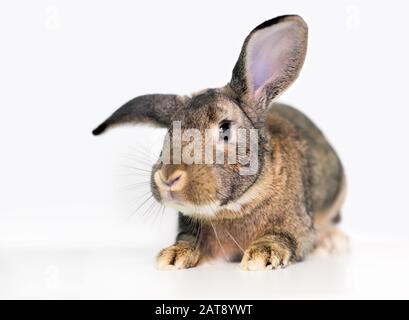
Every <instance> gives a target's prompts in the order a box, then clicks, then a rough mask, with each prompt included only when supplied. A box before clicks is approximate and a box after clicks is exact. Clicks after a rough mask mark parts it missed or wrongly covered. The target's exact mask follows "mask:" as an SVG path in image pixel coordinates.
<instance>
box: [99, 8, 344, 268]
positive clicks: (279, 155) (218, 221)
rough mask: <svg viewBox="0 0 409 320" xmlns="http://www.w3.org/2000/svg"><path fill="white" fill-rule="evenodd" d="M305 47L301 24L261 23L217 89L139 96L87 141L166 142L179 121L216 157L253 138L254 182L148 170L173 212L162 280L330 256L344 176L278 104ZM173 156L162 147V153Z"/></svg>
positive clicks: (215, 169)
mask: <svg viewBox="0 0 409 320" xmlns="http://www.w3.org/2000/svg"><path fill="white" fill-rule="evenodd" d="M307 38H308V27H307V25H306V23H305V21H304V20H303V19H302V18H301V17H300V16H297V15H285V16H279V17H276V18H274V19H271V20H268V21H265V22H263V23H262V24H260V25H258V26H257V27H256V28H255V29H253V30H252V31H251V32H250V34H249V35H248V36H247V38H246V39H245V41H244V44H243V46H242V49H241V52H240V55H239V58H238V61H237V62H236V64H235V66H234V68H233V72H232V76H231V80H230V82H229V83H228V84H227V85H225V86H224V87H221V88H215V89H206V90H203V91H200V92H197V93H194V94H192V95H190V96H178V95H174V94H150V95H142V96H138V97H136V98H134V99H133V100H130V101H129V102H127V103H126V104H125V105H123V106H122V107H120V108H119V109H118V110H117V111H115V112H114V113H113V114H112V115H111V116H110V117H109V118H108V119H107V120H105V121H104V122H103V123H102V124H101V125H99V126H98V127H97V128H96V129H95V130H94V131H93V134H94V135H99V134H101V133H103V132H105V131H106V130H107V129H109V128H111V127H113V126H117V125H123V124H153V125H156V126H158V127H162V128H167V129H168V135H169V136H170V137H172V136H173V135H174V131H175V129H174V127H173V126H172V124H174V123H175V121H178V122H179V123H180V127H181V129H182V130H186V129H190V128H195V129H197V130H199V132H200V134H202V135H203V134H204V130H205V129H212V130H216V132H218V134H219V136H217V135H216V136H215V137H213V138H214V139H215V144H216V147H217V146H218V147H219V149H218V150H219V151H220V150H222V152H226V150H227V149H226V146H228V145H229V139H232V138H231V137H233V136H234V133H237V131H238V130H239V128H242V129H243V128H244V129H245V130H251V129H254V130H258V131H257V132H258V134H259V136H258V140H257V147H258V149H257V154H256V157H255V158H256V160H258V167H257V170H256V171H255V172H254V173H253V174H239V173H238V172H239V171H238V170H239V169H242V166H241V164H237V163H235V164H229V163H223V164H210V165H209V164H203V163H201V164H200V163H193V164H189V163H183V162H181V163H177V162H170V163H165V162H164V161H162V160H161V159H159V160H158V161H157V162H156V163H155V164H154V165H153V167H152V172H151V191H152V194H153V196H154V198H155V199H156V200H157V201H159V202H160V203H162V204H164V205H165V206H169V207H173V208H175V209H177V210H178V234H177V236H176V241H175V243H174V244H173V245H171V246H169V247H168V248H165V249H163V250H162V251H160V252H159V254H158V255H157V258H156V263H157V267H158V268H159V269H160V270H170V269H186V268H191V267H195V266H197V265H198V264H200V263H202V262H204V261H210V260H212V259H216V258H225V259H227V260H228V261H236V262H239V261H241V262H240V266H241V268H242V269H244V270H269V269H277V268H283V267H286V266H288V265H290V264H292V263H296V262H300V261H303V260H304V259H305V258H306V257H307V256H308V255H309V254H310V253H312V252H313V251H314V250H315V249H317V248H318V247H320V246H327V247H328V246H329V247H331V248H332V247H334V246H333V244H332V240H333V239H335V238H336V237H337V235H338V236H339V235H340V233H338V231H337V230H338V229H337V223H338V222H339V220H340V214H341V206H342V204H343V202H344V198H345V192H346V179H345V174H344V170H343V166H342V164H341V161H340V159H339V157H338V156H337V154H336V152H335V151H334V149H333V148H332V146H331V145H330V143H329V142H328V141H327V139H326V138H325V136H324V135H323V133H322V132H321V131H320V130H319V129H318V128H317V127H316V125H315V124H314V123H313V122H312V121H311V120H310V119H309V118H307V116H305V115H304V114H303V113H301V112H300V111H298V110H297V109H294V108H292V107H290V106H288V105H285V104H282V103H278V102H276V99H277V98H278V97H279V96H280V95H281V94H282V93H283V92H284V91H285V90H286V89H287V88H288V87H289V86H290V85H291V84H292V83H293V82H294V80H295V79H296V78H297V77H298V74H299V72H300V70H301V68H302V66H303V63H304V59H305V55H306V50H307ZM226 134H227V138H226ZM230 135H231V137H230ZM185 147H186V145H182V146H181V150H182V151H183V149H184V148H185ZM220 148H221V149H220ZM171 149H172V148H171V146H170V144H165V143H164V147H163V150H162V153H165V152H167V153H169V152H172V150H171ZM341 238H342V236H341ZM328 243H330V245H328ZM331 248H329V249H331Z"/></svg>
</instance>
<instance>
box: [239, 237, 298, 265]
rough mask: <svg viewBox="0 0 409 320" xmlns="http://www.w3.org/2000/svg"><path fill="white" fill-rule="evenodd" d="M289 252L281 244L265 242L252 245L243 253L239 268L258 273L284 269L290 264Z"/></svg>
mask: <svg viewBox="0 0 409 320" xmlns="http://www.w3.org/2000/svg"><path fill="white" fill-rule="evenodd" d="M290 258H291V250H290V249H289V248H287V247H286V246H283V245H282V244H279V243H276V242H273V241H271V240H270V241H269V240H265V241H257V242H255V243H254V244H252V245H251V246H250V247H249V248H248V249H247V250H246V251H245V252H244V256H243V259H242V260H241V263H240V267H241V268H242V269H243V270H248V271H258V270H268V269H277V268H280V267H286V266H287V265H288V264H289V263H290Z"/></svg>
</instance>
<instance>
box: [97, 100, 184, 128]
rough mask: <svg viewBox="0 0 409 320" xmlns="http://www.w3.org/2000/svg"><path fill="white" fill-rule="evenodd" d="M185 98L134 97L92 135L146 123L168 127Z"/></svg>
mask: <svg viewBox="0 0 409 320" xmlns="http://www.w3.org/2000/svg"><path fill="white" fill-rule="evenodd" d="M184 100H185V98H183V97H180V96H177V95H172V94H149V95H144V96H139V97H136V98H135V99H132V100H131V101H129V102H127V103H126V104H124V105H123V106H122V107H120V108H119V109H118V110H116V111H115V112H114V113H113V114H112V115H111V116H110V117H109V118H108V119H107V120H105V121H104V122H103V123H101V124H100V125H99V126H98V127H97V128H96V129H95V130H94V131H92V133H93V134H94V135H99V134H101V133H103V132H104V131H105V130H106V129H108V128H110V127H113V126H116V125H122V124H132V123H135V124H136V123H146V124H153V125H156V126H158V127H166V128H167V127H169V126H170V124H171V123H170V122H171V116H172V115H173V113H175V111H176V110H177V109H179V108H180V107H181V106H183V105H184Z"/></svg>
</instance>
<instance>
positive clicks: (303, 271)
mask: <svg viewBox="0 0 409 320" xmlns="http://www.w3.org/2000/svg"><path fill="white" fill-rule="evenodd" d="M407 245H408V242H407V240H406V242H402V240H400V241H387V242H385V241H384V240H382V241H379V240H375V239H372V240H359V241H355V242H354V246H353V248H354V249H353V251H352V252H351V253H350V254H349V255H345V256H338V257H331V256H313V257H311V258H310V259H308V260H307V261H305V262H303V263H300V264H296V265H292V266H290V267H288V268H287V269H281V270H275V271H268V272H246V271H241V270H240V269H239V266H238V264H236V263H225V262H222V261H217V262H214V263H212V264H207V265H203V266H200V267H198V268H195V269H189V270H180V271H157V270H156V269H155V268H154V265H153V259H152V258H153V256H152V253H153V252H152V250H153V251H155V250H157V249H158V248H149V249H148V248H144V249H141V248H137V247H127V246H120V247H111V248H96V247H93V248H89V247H86V246H83V247H81V248H61V247H59V248H47V249H44V248H43V249H39V248H34V249H33V248H18V249H8V250H4V251H3V252H2V259H1V265H0V271H1V273H0V298H20V299H21V298H23V299H30V298H41V299H49V298H57V299H78V298H79V299H193V298H199V299H288V298H295V299H316V298H321V299H351V298H352V299H362V298H365V299H368V298H372V299H381V298H388V299H391V298H394V299H402V298H405V299H408V298H409V294H408V286H409V275H408V273H407V270H408V268H409V253H408V251H407Z"/></svg>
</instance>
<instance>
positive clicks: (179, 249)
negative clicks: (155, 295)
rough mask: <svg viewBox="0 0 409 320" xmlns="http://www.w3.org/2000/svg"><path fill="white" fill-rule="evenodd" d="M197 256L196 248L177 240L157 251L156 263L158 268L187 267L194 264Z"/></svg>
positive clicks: (173, 268)
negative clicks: (173, 243)
mask: <svg viewBox="0 0 409 320" xmlns="http://www.w3.org/2000/svg"><path fill="white" fill-rule="evenodd" d="M199 258H200V254H199V251H198V250H197V249H195V248H194V247H192V246H191V245H189V244H187V243H183V242H178V243H176V244H175V245H173V246H170V247H168V248H165V249H163V250H161V251H160V252H159V254H158V256H157V258H156V265H157V267H158V269H159V270H175V269H187V268H192V267H194V266H196V265H197V263H198V261H199Z"/></svg>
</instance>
